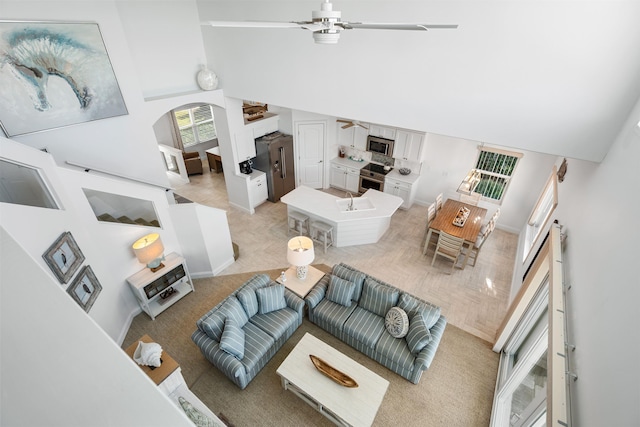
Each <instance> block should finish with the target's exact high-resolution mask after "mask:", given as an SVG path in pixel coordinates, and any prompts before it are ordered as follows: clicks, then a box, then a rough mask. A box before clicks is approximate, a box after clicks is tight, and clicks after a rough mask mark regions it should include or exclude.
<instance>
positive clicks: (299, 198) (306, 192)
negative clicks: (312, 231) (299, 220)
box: [280, 185, 403, 223]
mask: <svg viewBox="0 0 640 427" xmlns="http://www.w3.org/2000/svg"><path fill="white" fill-rule="evenodd" d="M361 198H368V199H369V200H370V201H371V203H372V204H373V206H375V209H371V210H360V211H351V212H341V211H340V209H339V207H338V204H337V203H336V200H341V199H343V198H342V197H336V196H334V195H331V194H329V193H325V192H323V191H319V190H315V189H313V188H311V187H306V186H304V185H302V186H300V187H298V188H296V189H295V190H293V191H291V192H289V193H287V194H285V195H284V196H282V198H281V199H280V200H281V201H282V203H285V204H287V205H289V206H291V207H292V208H295V209H300V210H303V211H307V212H311V213H313V215H315V216H317V217H321V218H324V219H326V220H327V221H330V222H334V223H343V222H350V221H354V220H356V221H359V220H363V219H372V218H389V217H391V215H393V214H394V212H395V211H396V210H397V209H398V208H399V207H400V205H402V203H403V200H402V198H400V197H397V196H393V195H391V194H387V193H383V192H380V191H377V190H367V192H366V193H364V194H363V195H362V196H361Z"/></svg>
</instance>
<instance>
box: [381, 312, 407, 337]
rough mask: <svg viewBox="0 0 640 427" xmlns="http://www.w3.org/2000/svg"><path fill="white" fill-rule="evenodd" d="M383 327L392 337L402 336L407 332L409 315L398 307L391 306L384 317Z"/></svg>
mask: <svg viewBox="0 0 640 427" xmlns="http://www.w3.org/2000/svg"><path fill="white" fill-rule="evenodd" d="M384 327H385V329H386V330H387V332H389V334H391V336H392V337H394V338H404V336H405V335H407V332H409V317H408V316H407V313H406V312H405V311H404V310H403V309H401V308H400V307H391V308H390V309H389V311H387V315H386V316H385V317H384Z"/></svg>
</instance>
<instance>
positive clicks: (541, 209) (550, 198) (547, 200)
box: [522, 166, 558, 262]
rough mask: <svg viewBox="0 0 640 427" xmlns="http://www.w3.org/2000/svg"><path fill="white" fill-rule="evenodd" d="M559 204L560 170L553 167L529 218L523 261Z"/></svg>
mask: <svg viewBox="0 0 640 427" xmlns="http://www.w3.org/2000/svg"><path fill="white" fill-rule="evenodd" d="M557 205H558V172H557V170H556V167H555V166H554V167H553V170H552V172H551V176H550V177H549V179H548V180H547V184H546V185H545V187H544V189H543V190H542V194H540V197H539V198H538V201H537V202H536V205H535V207H534V208H533V211H532V212H531V215H529V219H528V220H527V228H526V233H525V240H524V242H525V243H524V251H523V253H522V262H525V261H526V259H527V257H528V256H529V253H530V252H531V249H532V248H533V246H534V244H535V243H536V242H537V240H538V237H539V236H540V234H541V233H542V231H543V230H545V228H546V225H547V224H548V222H549V218H551V214H552V213H553V210H554V209H555V208H556V206H557Z"/></svg>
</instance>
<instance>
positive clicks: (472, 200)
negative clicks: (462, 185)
mask: <svg viewBox="0 0 640 427" xmlns="http://www.w3.org/2000/svg"><path fill="white" fill-rule="evenodd" d="M481 196H482V194H480V193H471V194H460V201H461V202H462V203H466V204H468V205H473V206H478V203H479V202H480V197H481Z"/></svg>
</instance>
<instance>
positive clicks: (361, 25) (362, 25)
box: [336, 22, 458, 31]
mask: <svg viewBox="0 0 640 427" xmlns="http://www.w3.org/2000/svg"><path fill="white" fill-rule="evenodd" d="M336 25H340V26H341V27H342V28H344V29H346V30H351V29H365V30H409V31H427V30H441V29H452V30H454V29H456V28H458V24H391V23H375V22H341V23H338V24H336Z"/></svg>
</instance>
